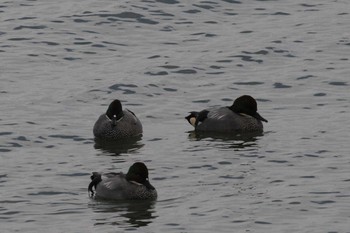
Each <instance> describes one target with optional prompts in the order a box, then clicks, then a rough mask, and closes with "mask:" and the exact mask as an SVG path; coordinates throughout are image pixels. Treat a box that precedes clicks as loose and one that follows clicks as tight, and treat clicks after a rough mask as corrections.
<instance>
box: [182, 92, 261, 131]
mask: <svg viewBox="0 0 350 233" xmlns="http://www.w3.org/2000/svg"><path fill="white" fill-rule="evenodd" d="M185 118H186V119H187V121H188V122H189V123H190V124H191V125H192V126H194V127H195V130H196V131H201V132H216V133H244V132H259V131H260V132H262V131H263V124H262V121H264V122H267V120H266V119H265V118H263V117H262V116H261V115H260V114H259V113H258V112H257V103H256V100H255V99H254V98H253V97H251V96H249V95H243V96H241V97H238V98H237V99H236V100H235V101H234V102H233V104H232V105H231V106H227V107H219V108H209V109H204V110H202V111H200V112H190V115H188V116H187V117H185Z"/></svg>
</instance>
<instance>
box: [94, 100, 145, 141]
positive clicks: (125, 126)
mask: <svg viewBox="0 0 350 233" xmlns="http://www.w3.org/2000/svg"><path fill="white" fill-rule="evenodd" d="M142 133H143V130H142V124H141V122H140V120H139V119H138V118H137V116H136V115H135V113H133V112H132V111H130V110H129V109H124V110H123V107H122V104H121V102H120V100H118V99H115V100H113V101H112V102H111V103H110V104H109V106H108V109H107V112H106V113H104V114H102V115H100V117H99V118H98V119H97V121H96V122H95V124H94V128H93V134H94V136H95V139H98V140H102V141H105V140H107V141H110V140H118V139H126V138H135V137H141V136H142Z"/></svg>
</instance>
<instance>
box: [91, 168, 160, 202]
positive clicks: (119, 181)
mask: <svg viewBox="0 0 350 233" xmlns="http://www.w3.org/2000/svg"><path fill="white" fill-rule="evenodd" d="M91 180H92V181H91V183H90V184H89V187H88V191H89V196H90V197H94V198H103V199H111V200H155V199H157V191H156V189H155V188H154V187H153V186H152V185H151V184H150V182H149V180H148V169H147V167H146V165H145V164H144V163H142V162H136V163H134V164H133V165H132V166H131V167H130V168H129V171H128V173H127V174H126V175H125V174H124V173H122V172H120V173H115V172H112V173H98V172H93V173H92V176H91ZM93 189H94V190H93Z"/></svg>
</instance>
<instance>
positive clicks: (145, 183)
mask: <svg viewBox="0 0 350 233" xmlns="http://www.w3.org/2000/svg"><path fill="white" fill-rule="evenodd" d="M143 185H144V186H146V188H147V189H150V190H154V189H155V188H154V187H153V186H152V185H151V183H150V182H149V181H148V180H146V181H145V182H143Z"/></svg>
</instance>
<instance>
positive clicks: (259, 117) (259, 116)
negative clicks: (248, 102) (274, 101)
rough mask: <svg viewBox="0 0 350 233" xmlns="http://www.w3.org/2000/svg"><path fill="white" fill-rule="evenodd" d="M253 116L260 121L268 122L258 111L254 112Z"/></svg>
mask: <svg viewBox="0 0 350 233" xmlns="http://www.w3.org/2000/svg"><path fill="white" fill-rule="evenodd" d="M253 117H254V118H256V119H258V120H260V121H265V122H268V121H267V120H266V119H265V118H263V117H262V116H261V115H260V114H259V113H258V112H256V113H255V114H254V115H253Z"/></svg>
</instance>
